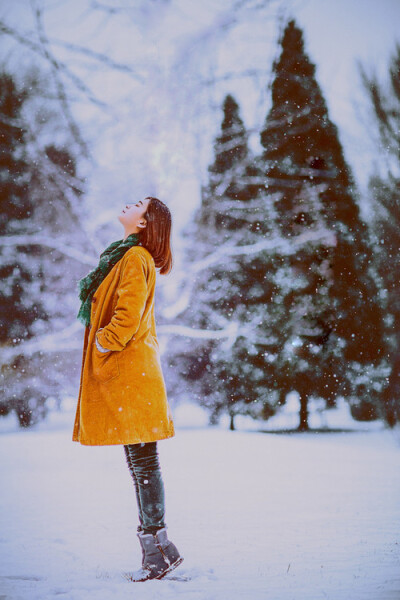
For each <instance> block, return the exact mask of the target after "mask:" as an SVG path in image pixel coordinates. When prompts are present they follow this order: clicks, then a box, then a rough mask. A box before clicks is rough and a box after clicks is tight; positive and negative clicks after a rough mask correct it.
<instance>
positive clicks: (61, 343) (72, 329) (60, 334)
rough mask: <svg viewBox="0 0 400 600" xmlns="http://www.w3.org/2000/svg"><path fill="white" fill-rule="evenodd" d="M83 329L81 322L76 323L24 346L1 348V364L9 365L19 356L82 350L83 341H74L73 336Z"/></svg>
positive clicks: (33, 339)
mask: <svg viewBox="0 0 400 600" xmlns="http://www.w3.org/2000/svg"><path fill="white" fill-rule="evenodd" d="M82 328H83V326H82V325H81V323H79V321H75V322H74V323H73V324H72V325H69V326H68V327H66V328H65V329H63V330H61V331H55V332H52V333H48V334H46V335H41V336H38V337H36V338H32V339H31V340H28V341H27V342H22V344H16V345H15V346H8V347H3V348H1V360H0V364H2V365H5V364H9V363H10V362H11V361H12V360H13V359H14V358H16V357H17V356H26V357H28V356H32V355H33V354H36V352H42V353H44V354H47V353H50V352H65V351H66V350H82V348H83V344H82V340H81V339H79V338H78V339H76V338H75V339H73V336H74V335H75V334H76V333H77V332H78V331H79V330H81V329H82Z"/></svg>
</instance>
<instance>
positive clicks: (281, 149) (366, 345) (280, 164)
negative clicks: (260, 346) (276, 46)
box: [261, 20, 383, 429]
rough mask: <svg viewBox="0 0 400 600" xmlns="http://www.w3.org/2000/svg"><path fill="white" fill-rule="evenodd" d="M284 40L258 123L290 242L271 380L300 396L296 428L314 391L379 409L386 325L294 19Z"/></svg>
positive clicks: (304, 421) (270, 186)
mask: <svg viewBox="0 0 400 600" xmlns="http://www.w3.org/2000/svg"><path fill="white" fill-rule="evenodd" d="M281 46H282V52H281V55H280V57H279V59H278V60H277V61H275V62H274V65H273V72H274V80H273V83H272V107H271V110H270V111H269V113H268V115H267V118H266V121H265V125H264V128H263V130H262V132H261V144H262V146H263V148H264V151H263V154H262V157H261V162H262V168H263V171H264V174H265V176H266V177H267V178H268V179H267V181H268V183H267V189H266V193H267V194H275V195H276V194H278V200H277V202H276V203H275V208H276V211H277V212H278V215H279V218H278V220H279V226H280V230H281V233H282V235H283V236H284V237H285V238H286V239H287V240H288V243H289V244H290V245H291V246H292V248H296V251H295V252H293V253H292V254H291V255H289V256H288V257H287V258H285V257H282V260H281V263H280V266H279V268H278V270H277V272H276V274H274V277H275V278H277V279H278V280H279V281H281V282H283V285H282V286H281V288H280V292H279V295H280V299H279V304H280V305H281V307H282V314H281V317H280V321H281V323H282V328H281V331H282V340H281V348H280V350H279V353H278V359H277V362H276V366H277V371H276V376H277V382H278V385H279V387H281V388H285V389H294V390H296V391H297V392H298V393H299V395H300V403H301V407H300V423H299V428H300V429H307V428H308V402H309V398H310V397H312V396H313V397H320V398H324V399H326V400H327V401H328V406H332V405H333V404H334V402H335V398H336V396H338V395H343V396H344V397H347V398H348V399H349V400H350V401H351V402H356V404H357V403H358V402H360V401H361V400H362V401H363V402H368V403H369V404H368V406H369V409H370V411H371V414H370V417H371V418H376V417H377V411H376V406H375V405H374V404H372V403H371V399H372V400H374V396H375V401H377V394H376V386H378V387H379V384H382V379H383V377H382V371H381V367H382V364H381V361H382V358H383V356H382V342H383V331H382V314H381V312H380V310H379V305H378V304H377V302H376V292H377V290H376V287H375V285H374V282H373V280H372V278H371V276H370V273H369V265H370V262H371V251H370V249H369V248H368V245H367V243H368V237H367V233H368V232H367V228H366V226H365V224H364V223H363V222H362V220H361V218H360V215H359V208H358V206H357V203H356V200H355V198H356V192H355V186H354V181H353V179H352V175H351V172H350V169H349V167H348V166H347V164H346V162H345V159H344V155H343V150H342V147H341V145H340V142H339V139H338V132H337V128H336V127H335V125H334V124H333V123H332V122H331V121H330V119H329V116H328V110H327V107H326V104H325V101H324V99H323V96H322V93H321V90H320V88H319V86H318V83H317V81H316V79H315V66H314V65H313V64H312V63H311V62H310V60H309V58H308V56H307V55H306V53H305V51H304V43H303V38H302V32H301V30H300V29H299V28H298V27H297V26H296V24H295V22H294V20H291V21H290V22H289V23H288V25H287V26H286V28H285V31H284V33H283V36H282V39H281ZM374 379H376V382H375V386H374V385H373V383H374V381H373V380H374ZM356 396H358V399H357V400H356V399H355V397H356Z"/></svg>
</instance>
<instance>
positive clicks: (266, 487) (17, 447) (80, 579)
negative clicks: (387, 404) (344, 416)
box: [0, 407, 400, 600]
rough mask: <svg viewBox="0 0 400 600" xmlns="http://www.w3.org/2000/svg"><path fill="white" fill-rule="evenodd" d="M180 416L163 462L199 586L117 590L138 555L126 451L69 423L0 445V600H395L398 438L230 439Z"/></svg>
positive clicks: (176, 531)
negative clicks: (92, 440) (97, 443)
mask: <svg viewBox="0 0 400 600" xmlns="http://www.w3.org/2000/svg"><path fill="white" fill-rule="evenodd" d="M178 408H179V407H178ZM183 412H184V411H182V410H181V409H180V410H177V411H176V424H177V432H176V436H175V437H174V438H171V439H169V440H164V441H162V442H159V451H160V461H161V465H162V469H163V475H164V482H165V489H166V510H167V514H166V517H167V518H166V522H167V525H168V531H169V535H170V538H171V539H172V540H173V541H174V542H175V543H176V545H177V546H178V548H179V549H180V551H181V553H182V554H183V556H184V557H185V560H184V562H183V563H182V565H181V566H180V567H179V568H178V569H177V570H176V571H175V572H174V574H176V575H179V574H181V575H186V576H190V577H191V579H190V580H189V581H171V580H161V581H148V582H145V583H129V582H128V581H126V580H125V579H123V577H122V576H121V573H122V572H123V571H129V570H133V569H135V568H137V567H138V566H139V564H140V561H141V553H140V548H139V544H138V541H137V538H136V526H137V509H136V503H135V502H136V501H135V494H134V488H133V484H132V481H131V479H130V475H129V473H128V469H127V466H126V464H125V457H124V455H123V450H122V447H121V446H105V447H84V446H81V445H79V444H76V443H72V442H71V430H72V419H73V413H72V412H67V413H65V414H64V415H63V417H62V419H60V421H59V422H58V423H57V422H56V421H54V420H53V425H52V427H49V426H46V425H43V426H39V427H36V428H35V429H34V430H30V431H13V430H12V429H11V428H9V430H8V431H7V429H6V428H3V430H2V433H1V435H0V453H1V462H0V481H1V495H0V520H1V527H0V599H1V600H11V599H12V600H20V599H23V600H46V599H49V598H56V597H60V598H66V599H68V600H91V599H93V600H107V599H112V600H125V599H129V600H131V599H132V598H138V599H140V600H147V599H149V600H150V599H175V598H176V597H179V596H180V597H182V598H184V599H185V600H186V599H188V600H189V599H190V600H192V599H193V600H227V599H230V600H235V599H239V598H246V599H247V598H248V599H251V600H259V599H260V600H261V599H267V598H268V599H270V600H289V599H290V600H314V599H315V600H317V599H321V600H325V599H328V600H398V599H400V478H399V473H400V440H399V432H391V431H388V430H386V429H384V428H383V427H382V426H380V427H376V426H375V427H372V428H369V430H368V429H367V428H366V430H358V431H354V432H343V433H339V432H337V433H320V434H283V433H282V434H273V433H259V432H256V431H250V430H248V431H245V430H243V429H242V430H239V431H233V432H231V431H228V430H227V429H226V426H225V425H223V426H221V427H216V428H207V427H206V426H199V425H197V426H196V425H195V423H192V424H190V419H186V421H185V419H183V418H178V416H179V414H178V413H180V415H182V414H183ZM189 412H190V411H189ZM184 421H185V422H184ZM194 421H196V419H195V420H194ZM197 422H198V421H197Z"/></svg>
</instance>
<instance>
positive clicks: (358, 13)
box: [294, 0, 400, 184]
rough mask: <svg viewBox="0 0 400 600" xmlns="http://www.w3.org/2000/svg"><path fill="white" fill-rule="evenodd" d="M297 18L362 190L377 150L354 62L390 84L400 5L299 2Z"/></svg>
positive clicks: (387, 1)
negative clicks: (389, 71) (390, 66)
mask: <svg viewBox="0 0 400 600" xmlns="http://www.w3.org/2000/svg"><path fill="white" fill-rule="evenodd" d="M294 14H295V18H296V20H297V22H298V25H299V26H301V27H302V28H303V29H304V39H305V44H306V49H307V51H308V52H309V55H310V58H311V60H312V61H313V62H314V63H316V65H317V72H316V74H317V78H318V81H319V83H320V85H321V87H322V90H323V92H324V95H325V98H326V100H327V103H328V108H329V110H330V116H331V119H332V120H333V121H334V122H335V123H336V125H338V127H339V130H340V136H341V141H342V143H343V145H344V146H345V153H346V157H347V159H348V160H349V162H351V164H352V166H353V169H354V171H355V174H356V176H357V179H358V180H359V182H360V183H361V184H364V183H365V182H366V178H367V177H368V175H369V173H370V170H371V164H372V162H373V159H372V157H371V152H372V151H373V148H374V147H373V145H372V141H371V140H370V139H369V135H368V133H366V129H368V128H369V127H370V125H368V127H366V124H365V121H366V118H367V113H366V112H365V111H366V110H368V103H367V102H366V96H365V92H364V91H363V90H362V88H361V86H360V77H359V75H358V70H357V66H356V61H357V59H359V60H361V61H362V63H363V65H364V66H365V68H366V70H367V72H369V70H370V69H371V68H372V69H374V70H376V71H377V73H378V74H379V75H380V80H381V81H382V82H383V81H385V79H386V81H387V73H388V63H389V58H390V56H391V55H392V54H393V53H394V50H395V45H396V42H397V43H398V44H400V0H379V1H377V0H300V1H298V2H296V3H295V10H294ZM371 134H372V135H374V132H371Z"/></svg>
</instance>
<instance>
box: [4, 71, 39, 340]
mask: <svg viewBox="0 0 400 600" xmlns="http://www.w3.org/2000/svg"><path fill="white" fill-rule="evenodd" d="M26 99H27V92H26V90H19V89H18V88H17V86H16V84H15V81H14V80H13V78H12V77H11V76H10V75H9V74H8V73H4V72H3V73H0V154H1V162H0V181H1V183H0V186H1V189H0V200H1V210H0V235H3V236H4V235H13V234H14V235H15V234H24V233H27V232H28V231H29V229H30V227H31V218H32V215H33V212H34V205H33V201H32V196H31V194H30V189H29V184H30V180H31V168H30V166H29V164H28V162H27V152H26V143H27V142H26V139H25V131H24V127H23V124H22V119H21V111H22V107H23V104H24V102H25V101H26ZM38 252H40V248H37V247H34V248H32V247H30V248H25V249H24V248H19V247H17V248H15V247H13V246H9V247H8V246H3V247H1V250H0V279H1V281H2V282H3V284H2V291H3V294H2V296H3V298H2V302H1V308H0V343H1V342H2V343H4V342H5V341H7V340H10V339H14V341H15V342H18V341H20V340H21V339H24V338H29V337H31V336H32V335H33V333H34V327H35V324H36V325H37V322H38V321H39V320H46V319H47V314H46V311H45V310H44V308H43V305H42V302H41V300H40V295H41V293H42V292H43V281H42V272H41V270H40V268H39V269H38V268H37V260H36V261H35V257H37V253H38ZM11 315H12V318H10V316H11Z"/></svg>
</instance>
